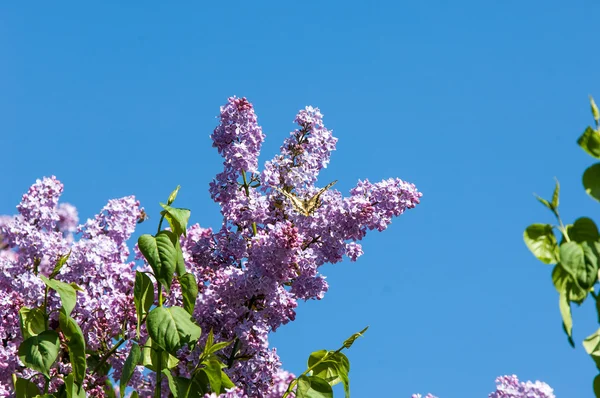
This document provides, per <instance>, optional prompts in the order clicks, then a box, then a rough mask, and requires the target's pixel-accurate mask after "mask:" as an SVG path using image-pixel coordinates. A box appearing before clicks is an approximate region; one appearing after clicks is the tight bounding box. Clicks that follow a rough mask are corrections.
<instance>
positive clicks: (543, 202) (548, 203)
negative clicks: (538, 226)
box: [534, 194, 554, 211]
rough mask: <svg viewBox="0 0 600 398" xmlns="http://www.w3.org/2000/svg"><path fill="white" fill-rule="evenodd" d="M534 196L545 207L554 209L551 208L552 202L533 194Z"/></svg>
mask: <svg viewBox="0 0 600 398" xmlns="http://www.w3.org/2000/svg"><path fill="white" fill-rule="evenodd" d="M534 196H535V198H536V199H537V200H538V201H539V202H540V203H541V204H543V205H544V206H545V207H547V208H548V209H550V210H552V211H554V209H553V208H552V204H551V203H550V202H548V201H547V200H546V199H544V198H542V197H541V196H538V195H535V194H534Z"/></svg>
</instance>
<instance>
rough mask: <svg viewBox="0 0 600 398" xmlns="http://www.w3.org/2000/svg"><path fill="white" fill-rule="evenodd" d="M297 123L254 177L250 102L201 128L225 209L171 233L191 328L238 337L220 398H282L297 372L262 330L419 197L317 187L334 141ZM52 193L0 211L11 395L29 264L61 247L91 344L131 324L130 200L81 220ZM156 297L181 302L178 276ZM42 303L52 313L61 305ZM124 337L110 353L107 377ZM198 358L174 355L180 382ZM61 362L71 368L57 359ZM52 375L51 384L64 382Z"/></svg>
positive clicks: (288, 313) (291, 312)
mask: <svg viewBox="0 0 600 398" xmlns="http://www.w3.org/2000/svg"><path fill="white" fill-rule="evenodd" d="M295 123H296V124H297V125H298V128H297V129H295V130H294V131H292V132H291V134H290V136H289V137H288V138H287V139H286V140H285V141H284V144H283V146H282V147H281V153H280V154H279V155H277V156H275V157H274V158H273V159H272V160H270V161H268V162H267V163H266V165H265V167H264V169H263V171H262V172H261V171H259V170H258V155H259V152H260V147H261V145H262V142H263V140H264V134H263V133H262V129H261V127H260V126H259V125H258V119H257V117H256V114H255V112H254V107H253V106H252V104H250V103H249V102H248V101H247V100H246V99H245V98H236V97H232V98H230V99H229V100H228V102H227V104H226V105H225V106H223V107H222V108H221V116H220V123H219V125H218V127H217V128H216V129H215V130H214V133H213V134H212V136H211V138H212V140H213V146H214V147H216V148H217V150H218V151H219V153H220V154H221V155H222V156H223V159H224V161H223V171H222V172H221V173H219V174H218V175H217V176H216V178H215V180H214V181H213V182H211V184H210V190H209V191H210V194H211V197H212V198H213V200H214V201H215V202H216V203H218V204H219V205H220V207H221V213H222V216H223V223H222V225H221V227H220V228H219V229H217V230H212V229H206V228H202V227H200V226H199V225H192V226H191V227H189V229H188V231H187V236H185V237H182V240H181V247H182V250H183V255H184V260H185V263H186V268H187V269H188V271H190V272H192V273H193V274H194V275H195V277H196V280H197V281H198V289H199V292H200V294H199V297H198V301H197V303H196V307H195V313H194V315H195V318H196V320H197V322H198V323H199V324H200V325H201V326H202V328H203V330H204V331H205V332H207V331H209V330H211V329H212V330H213V331H214V333H215V339H216V340H217V341H236V342H237V344H231V345H230V346H229V347H228V348H226V349H225V350H224V352H223V354H224V358H225V360H226V362H229V363H231V365H232V366H231V367H230V368H229V369H228V370H227V372H228V373H229V375H230V377H231V379H232V381H233V382H234V383H235V384H236V385H237V386H238V388H235V389H233V390H232V391H230V392H228V393H227V395H225V396H226V397H280V396H281V395H283V392H284V391H285V390H286V388H287V385H288V384H289V383H290V381H291V380H293V378H294V375H292V374H290V373H288V372H285V371H284V370H283V369H282V368H281V362H280V360H279V356H278V355H277V352H276V350H275V349H274V348H271V347H270V346H269V341H268V334H269V333H270V332H272V331H275V330H277V329H278V328H279V327H280V326H281V325H284V324H286V323H288V322H290V321H293V320H294V318H295V315H296V313H295V308H296V307H297V305H298V304H297V302H298V300H308V299H321V298H322V297H323V296H324V294H325V292H326V291H327V288H328V285H327V282H326V281H325V277H324V276H323V275H321V274H320V272H319V268H320V267H321V266H322V265H323V264H325V263H337V262H340V261H342V260H343V258H344V257H345V256H346V257H348V258H350V260H352V261H355V260H356V259H357V258H358V257H359V256H360V255H361V254H362V247H361V245H360V244H359V243H358V242H359V241H360V240H361V239H362V238H363V237H364V236H365V235H366V233H367V231H369V230H374V229H375V230H378V231H383V230H384V229H386V228H387V226H388V225H389V224H390V222H391V220H392V218H393V217H395V216H399V215H401V214H402V213H403V212H404V211H405V210H407V209H411V208H413V207H415V206H416V205H417V204H418V203H419V200H420V197H421V193H420V192H418V191H417V189H416V188H415V186H414V185H412V184H410V183H407V182H404V181H402V180H400V179H389V180H384V181H381V182H378V183H371V182H369V181H368V180H365V181H359V183H358V184H357V186H356V187H355V188H353V189H352V190H351V191H350V196H348V197H346V198H344V197H343V196H342V194H341V193H340V192H339V191H336V190H333V189H331V190H327V191H325V192H320V189H319V188H318V187H317V186H316V185H315V184H316V182H317V177H318V174H319V172H320V170H321V169H323V168H324V167H326V166H327V164H328V163H329V160H330V156H331V152H332V151H333V150H334V149H335V146H336V142H337V138H335V137H333V135H332V132H331V131H330V130H328V129H327V128H326V127H325V126H324V124H323V115H322V114H321V113H320V111H319V109H317V108H312V107H307V108H306V109H304V110H301V111H300V112H299V113H298V115H297V116H296V118H295ZM62 190H63V187H62V184H61V183H60V182H59V181H58V180H56V179H55V178H54V177H52V178H45V179H43V180H41V181H38V182H37V183H36V184H34V185H33V186H32V187H31V189H30V190H29V192H28V193H27V194H25V195H24V196H23V200H22V202H21V204H20V205H19V206H18V211H19V214H18V215H17V216H15V217H13V218H2V219H0V225H1V227H0V244H1V246H0V248H4V250H1V251H0V303H2V304H3V305H2V306H1V307H0V339H2V342H3V344H2V346H0V391H2V389H5V390H10V375H11V374H12V373H17V374H19V372H26V370H24V369H23V367H22V366H20V364H19V363H18V360H17V359H16V358H17V356H16V349H17V347H18V345H19V343H20V342H21V337H20V332H19V325H18V310H19V308H20V307H21V306H24V305H25V306H29V307H33V306H39V305H40V304H41V301H42V299H43V285H42V283H41V281H40V280H39V279H38V278H37V277H35V275H34V268H35V267H34V264H36V263H39V264H38V265H39V267H38V268H39V272H41V273H43V274H46V275H47V274H48V273H49V272H50V270H51V268H52V266H53V264H54V262H55V261H56V259H57V258H58V257H59V256H61V255H65V254H67V253H69V252H70V253H71V255H70V258H69V261H68V264H67V265H66V266H65V267H64V268H63V270H62V271H61V274H60V275H59V277H58V278H59V279H61V280H64V281H66V282H74V283H77V284H78V285H79V286H81V287H82V288H83V289H84V292H82V293H80V294H79V297H78V305H77V307H76V308H75V310H74V312H73V316H74V317H75V319H76V320H77V322H78V323H79V324H80V325H81V327H82V329H83V332H84V335H85V336H86V339H87V341H86V343H87V345H88V347H89V348H90V349H91V350H100V351H102V350H105V351H106V350H108V349H109V348H110V347H111V346H112V345H113V339H114V338H115V337H116V336H122V337H124V338H126V339H128V338H131V337H133V334H132V332H134V331H135V308H134V306H133V300H132V296H131V291H132V285H133V280H134V267H135V264H134V263H133V262H128V258H129V254H130V252H129V249H128V246H127V243H126V241H127V239H128V238H129V237H130V236H131V234H132V233H133V232H134V229H135V225H136V221H137V219H138V217H139V216H140V208H139V203H138V202H137V201H136V200H135V199H134V198H133V197H126V198H122V199H118V200H111V201H109V203H108V204H107V206H106V207H105V208H104V209H102V211H101V212H100V213H99V214H98V215H97V216H96V217H94V218H93V219H90V220H88V221H87V222H86V223H84V224H83V225H80V226H78V227H77V224H78V219H77V212H76V210H75V208H74V207H72V206H70V205H67V204H59V203H58V200H59V197H60V194H61V193H62ZM283 191H285V192H287V193H288V195H292V196H296V197H297V198H299V200H300V199H302V200H304V199H307V198H312V197H313V196H314V195H316V194H317V193H320V195H319V196H317V197H316V202H315V203H313V208H311V209H310V211H309V212H308V214H307V212H306V211H304V212H301V211H299V209H298V208H297V206H296V205H295V204H294V203H293V202H292V201H291V200H290V198H289V197H286V196H285V195H283V194H282V192H283ZM75 233H76V234H77V236H78V240H75V238H74V234H75ZM134 250H136V252H137V247H134ZM137 254H138V257H137V258H139V252H137ZM165 300H166V301H165V304H166V305H173V304H181V301H182V298H181V290H180V289H179V288H178V286H177V282H175V283H174V285H173V288H172V289H171V293H170V295H169V296H168V297H166V298H165ZM51 305H53V306H55V307H56V306H57V305H58V302H57V300H56V299H54V301H53V302H52V303H51ZM145 338H147V334H146V333H145V331H144V330H142V341H145ZM129 344H130V343H126V344H125V345H124V346H123V349H121V350H118V351H117V352H116V354H115V355H114V356H113V357H111V359H110V364H111V365H112V366H113V369H114V370H115V373H114V377H115V378H118V377H119V376H120V372H121V369H122V365H123V360H124V356H125V355H126V354H125V353H126V352H127V348H128V346H129ZM202 346H203V345H202V344H199V345H198V347H202ZM234 347H235V351H234ZM198 357H199V355H198V351H193V352H190V351H189V350H187V349H183V350H181V351H180V352H179V353H178V359H179V360H180V362H179V365H178V367H177V370H176V371H177V372H178V373H179V374H180V375H182V376H187V375H188V373H189V369H190V365H194V364H196V362H197V360H198ZM60 368H61V369H60V371H61V372H62V371H64V372H68V371H69V369H68V366H67V365H65V366H63V365H61V367H60ZM142 369H143V368H142V367H138V371H137V373H136V374H135V375H134V377H133V379H132V382H131V383H130V384H131V385H132V386H133V387H134V388H135V389H136V390H137V391H138V392H139V393H140V396H148V395H150V394H151V391H152V389H153V383H154V379H152V378H149V377H148V376H147V375H144V374H142V372H141V371H142ZM88 379H89V380H86V386H87V389H88V390H87V391H88V394H91V395H93V396H103V395H104V392H103V391H101V390H102V386H101V385H102V383H103V382H104V379H102V378H98V377H97V378H93V377H88ZM55 380H56V381H55V383H61V378H60V377H58V378H56V379H55ZM165 382H166V381H165ZM165 387H166V384H165Z"/></svg>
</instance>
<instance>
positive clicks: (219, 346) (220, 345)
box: [204, 341, 233, 355]
mask: <svg viewBox="0 0 600 398" xmlns="http://www.w3.org/2000/svg"><path fill="white" fill-rule="evenodd" d="M231 343H233V341H222V342H220V343H217V344H215V345H213V346H211V347H210V348H209V349H208V351H204V355H211V354H214V353H215V352H217V351H221V350H222V349H223V348H225V347H227V346H229V345H230V344H231Z"/></svg>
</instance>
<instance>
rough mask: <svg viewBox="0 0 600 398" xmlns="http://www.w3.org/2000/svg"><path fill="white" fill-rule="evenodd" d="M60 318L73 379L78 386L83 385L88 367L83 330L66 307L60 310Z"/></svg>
mask: <svg viewBox="0 0 600 398" xmlns="http://www.w3.org/2000/svg"><path fill="white" fill-rule="evenodd" d="M58 320H59V323H60V329H61V330H62V332H63V334H64V335H65V338H66V339H67V347H68V349H69V358H70V360H71V365H72V369H73V373H72V374H73V377H74V379H73V380H74V382H75V384H77V386H81V384H82V383H83V379H84V378H85V371H86V369H87V361H86V355H85V339H84V337H83V332H82V331H81V328H80V327H79V325H78V324H77V322H75V319H73V318H71V317H70V316H69V315H67V314H66V312H65V309H64V308H62V309H61V310H60V313H59V317H58Z"/></svg>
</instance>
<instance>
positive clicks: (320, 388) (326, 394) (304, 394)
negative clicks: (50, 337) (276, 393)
mask: <svg viewBox="0 0 600 398" xmlns="http://www.w3.org/2000/svg"><path fill="white" fill-rule="evenodd" d="M296 398H333V390H332V389H331V386H330V385H329V383H327V382H326V381H325V380H323V379H321V378H320V377H317V376H300V377H299V378H298V389H297V390H296Z"/></svg>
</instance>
